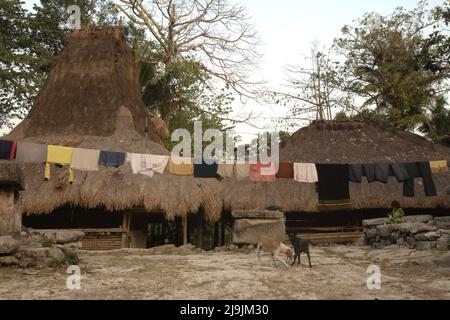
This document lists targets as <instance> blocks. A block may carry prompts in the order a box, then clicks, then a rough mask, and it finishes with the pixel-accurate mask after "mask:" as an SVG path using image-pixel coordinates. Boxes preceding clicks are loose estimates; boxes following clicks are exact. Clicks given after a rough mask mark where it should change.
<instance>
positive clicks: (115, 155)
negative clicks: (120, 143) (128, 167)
mask: <svg viewBox="0 0 450 320" xmlns="http://www.w3.org/2000/svg"><path fill="white" fill-rule="evenodd" d="M125 157H126V154H125V153H124V152H113V151H101V152H100V158H99V160H98V164H99V165H101V166H106V167H120V166H123V164H124V163H125Z"/></svg>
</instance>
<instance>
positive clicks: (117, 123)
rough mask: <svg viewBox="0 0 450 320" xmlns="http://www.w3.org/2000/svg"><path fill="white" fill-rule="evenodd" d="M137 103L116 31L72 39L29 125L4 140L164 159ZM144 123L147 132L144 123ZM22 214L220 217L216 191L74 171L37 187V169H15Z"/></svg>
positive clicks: (203, 184)
mask: <svg viewBox="0 0 450 320" xmlns="http://www.w3.org/2000/svg"><path fill="white" fill-rule="evenodd" d="M146 117H147V114H146V113H145V111H144V105H143V102H142V100H141V98H140V94H139V89H138V81H137V74H136V70H135V67H134V61H133V58H132V54H131V52H130V50H129V48H128V46H127V44H126V41H125V38H124V36H123V34H122V31H121V29H118V28H102V29H87V30H81V31H74V32H72V33H71V34H70V35H69V38H68V42H67V44H66V46H65V49H64V50H63V52H62V53H61V55H60V56H59V57H57V59H56V61H55V64H54V66H53V68H52V70H51V72H50V74H49V76H48V79H47V80H46V82H45V84H44V86H43V88H42V89H41V91H40V93H39V96H38V98H37V99H36V101H35V103H34V105H33V107H32V109H31V111H30V113H29V115H28V117H27V118H26V119H25V120H24V121H23V122H22V123H21V124H19V125H18V126H17V127H16V128H15V129H14V130H13V131H12V132H11V133H10V134H9V135H8V136H7V138H8V139H13V140H17V141H19V142H20V141H28V142H35V143H42V144H55V145H63V146H71V147H80V148H94V149H101V150H110V151H122V152H134V153H146V154H155V155H168V154H169V152H168V151H167V150H166V149H165V148H164V146H163V145H162V143H161V139H160V137H159V136H158V134H157V131H161V130H160V129H155V127H154V126H153V123H154V121H146ZM146 122H147V128H145V123H146ZM22 170H23V173H24V176H25V184H26V186H25V187H26V190H25V191H24V192H22V207H23V211H24V213H26V214H44V213H50V212H52V211H53V210H55V209H57V208H60V207H63V206H65V205H72V206H80V207H83V208H96V207H105V208H106V209H107V210H110V211H115V210H125V209H132V208H135V207H145V209H146V210H147V211H160V210H164V211H165V212H166V215H167V216H168V217H169V218H173V217H174V216H176V215H184V214H187V213H195V212H197V211H198V209H199V208H203V209H204V212H205V215H206V217H207V218H209V219H216V218H218V217H220V212H221V209H222V203H221V201H220V200H219V198H218V194H217V188H218V185H219V183H218V182H217V181H215V180H214V179H206V180H205V179H202V180H199V179H195V178H193V177H177V176H169V175H168V174H165V175H155V177H153V178H148V177H145V176H141V175H135V174H132V172H131V168H130V167H129V164H126V165H125V166H123V167H122V168H117V169H116V168H100V171H98V172H79V171H75V182H74V184H73V185H70V184H68V183H67V181H66V179H65V176H66V174H67V170H64V169H62V170H58V169H55V170H53V173H52V178H51V179H50V181H48V182H46V181H44V166H43V165H34V164H27V165H25V166H23V167H22Z"/></svg>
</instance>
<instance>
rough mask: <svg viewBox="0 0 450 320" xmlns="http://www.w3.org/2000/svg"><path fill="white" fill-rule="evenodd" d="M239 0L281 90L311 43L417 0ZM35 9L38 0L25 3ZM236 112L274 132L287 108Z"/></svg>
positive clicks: (245, 130) (433, 0) (269, 76)
mask: <svg viewBox="0 0 450 320" xmlns="http://www.w3.org/2000/svg"><path fill="white" fill-rule="evenodd" d="M230 1H239V2H240V3H241V4H242V5H243V6H245V7H246V8H247V9H248V13H249V14H250V16H251V17H252V19H253V22H254V24H255V27H256V29H257V31H258V32H259V34H260V38H261V40H262V41H263V45H262V47H261V48H260V50H261V53H262V54H263V55H264V57H263V63H262V66H261V68H260V69H259V72H260V73H261V76H262V77H264V79H266V80H267V81H268V82H269V86H272V87H277V86H279V85H281V84H282V83H283V82H284V80H285V75H284V72H283V68H284V67H285V66H286V65H287V64H294V63H301V62H302V61H303V59H302V58H301V55H307V54H308V53H309V51H310V46H311V43H312V42H314V41H320V43H321V44H323V45H330V44H331V43H332V41H333V39H334V38H335V37H337V36H338V35H339V33H340V30H341V28H342V26H344V25H345V24H351V23H352V21H353V20H355V19H358V18H360V17H361V16H362V15H363V14H364V13H366V12H370V11H374V12H378V13H380V14H382V15H388V14H389V13H391V12H392V11H393V10H394V9H395V8H396V7H399V6H403V7H405V8H407V9H413V8H414V7H415V6H416V4H417V1H415V0H339V1H336V0H277V1H273V0H230ZM25 2H26V5H27V6H28V7H29V8H31V7H32V3H35V2H37V1H32V0H26V1H25ZM428 2H429V4H430V6H435V5H438V4H442V3H443V0H429V1H428ZM234 109H235V110H236V112H241V111H253V112H256V113H258V114H259V113H261V117H260V120H259V121H258V126H265V127H266V128H267V129H274V128H275V126H274V124H273V123H272V121H270V118H272V117H280V116H283V115H285V112H286V110H285V109H283V108H281V107H279V106H271V105H256V104H255V103H247V105H245V106H243V105H242V104H240V103H239V102H236V103H235V105H234ZM236 131H237V132H238V133H240V134H241V135H242V136H243V137H244V140H245V141H248V140H249V139H250V138H251V137H252V135H254V134H256V133H257V132H258V131H264V130H258V129H256V128H253V127H251V126H248V125H245V124H240V125H238V126H237V128H236Z"/></svg>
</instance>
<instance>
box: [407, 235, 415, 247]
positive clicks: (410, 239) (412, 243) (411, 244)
mask: <svg viewBox="0 0 450 320" xmlns="http://www.w3.org/2000/svg"><path fill="white" fill-rule="evenodd" d="M406 243H407V244H408V247H409V248H410V249H414V248H415V247H416V240H415V239H414V238H413V237H406Z"/></svg>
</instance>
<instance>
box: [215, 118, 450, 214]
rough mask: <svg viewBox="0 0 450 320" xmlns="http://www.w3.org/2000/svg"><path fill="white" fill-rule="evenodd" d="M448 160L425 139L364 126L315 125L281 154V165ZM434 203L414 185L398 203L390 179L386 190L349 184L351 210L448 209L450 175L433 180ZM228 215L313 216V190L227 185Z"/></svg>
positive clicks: (290, 184)
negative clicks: (273, 210) (273, 211)
mask: <svg viewBox="0 0 450 320" xmlns="http://www.w3.org/2000/svg"><path fill="white" fill-rule="evenodd" d="M431 160H450V149H449V148H446V147H443V146H440V145H436V144H433V143H431V142H429V141H427V140H426V139H425V138H423V137H421V136H418V135H415V134H412V133H408V132H404V131H401V130H396V129H384V128H381V127H379V126H377V125H376V124H373V123H367V122H351V121H349V122H336V121H316V122H313V123H312V124H311V125H309V126H308V127H305V128H302V129H300V130H299V131H297V132H296V133H294V134H293V135H292V136H291V137H290V138H289V139H288V140H287V141H286V142H285V143H284V145H282V146H281V148H280V161H281V162H300V163H343V164H345V163H395V162H415V161H431ZM434 181H435V184H436V187H437V189H438V196H437V197H430V198H427V197H425V194H424V190H423V185H421V181H420V179H416V188H415V190H416V197H414V198H406V197H403V192H402V184H400V183H398V182H397V181H396V180H395V178H394V177H391V178H390V181H389V183H388V184H386V185H385V184H382V183H379V182H376V183H371V184H369V183H367V181H365V180H364V181H363V183H361V184H356V183H350V195H351V198H352V201H353V208H354V209H370V208H389V207H390V204H391V202H392V201H393V200H399V201H400V202H401V204H402V206H404V207H405V208H437V207H443V208H450V196H449V195H447V194H446V193H445V187H446V186H448V185H449V184H450V174H449V173H440V174H435V175H434ZM221 194H222V197H223V199H224V208H226V209H228V210H232V209H238V210H245V209H255V208H266V207H269V206H273V205H276V206H279V207H281V208H283V210H285V211H288V212H296V211H297V212H317V211H318V194H317V190H316V185H315V184H307V183H299V182H295V181H293V180H287V179H279V180H277V181H276V182H274V183H252V182H250V181H245V180H242V181H236V180H227V181H224V182H223V189H222V191H221Z"/></svg>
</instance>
